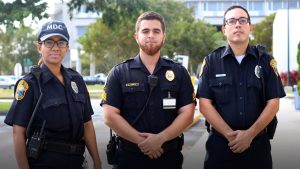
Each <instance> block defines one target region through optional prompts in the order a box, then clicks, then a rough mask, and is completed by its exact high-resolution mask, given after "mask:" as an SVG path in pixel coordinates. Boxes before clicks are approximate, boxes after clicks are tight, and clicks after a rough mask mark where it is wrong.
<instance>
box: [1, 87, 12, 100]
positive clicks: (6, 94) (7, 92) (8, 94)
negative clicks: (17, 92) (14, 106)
mask: <svg viewBox="0 0 300 169" xmlns="http://www.w3.org/2000/svg"><path fill="white" fill-rule="evenodd" d="M13 97H14V90H13V89H0V99H9V98H13Z"/></svg>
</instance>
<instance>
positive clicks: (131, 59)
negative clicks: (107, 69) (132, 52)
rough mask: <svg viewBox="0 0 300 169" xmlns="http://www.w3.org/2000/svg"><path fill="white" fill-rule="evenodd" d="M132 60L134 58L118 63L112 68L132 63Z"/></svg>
mask: <svg viewBox="0 0 300 169" xmlns="http://www.w3.org/2000/svg"><path fill="white" fill-rule="evenodd" d="M132 60H134V58H130V59H127V60H124V61H123V62H120V63H118V64H116V65H115V66H114V67H116V66H119V65H121V64H124V63H127V62H129V61H132Z"/></svg>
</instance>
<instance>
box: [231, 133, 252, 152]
mask: <svg viewBox="0 0 300 169" xmlns="http://www.w3.org/2000/svg"><path fill="white" fill-rule="evenodd" d="M228 136H229V137H230V138H233V139H230V140H229V143H228V146H229V147H230V149H231V151H232V152H234V153H242V152H244V151H245V150H247V149H248V148H249V147H250V145H251V142H252V140H253V138H254V136H253V135H251V134H250V133H249V132H248V131H247V130H236V131H233V132H230V133H228Z"/></svg>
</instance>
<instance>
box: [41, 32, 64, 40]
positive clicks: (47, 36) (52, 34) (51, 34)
mask: <svg viewBox="0 0 300 169" xmlns="http://www.w3.org/2000/svg"><path fill="white" fill-rule="evenodd" d="M52 36H60V37H62V38H64V39H65V40H66V41H69V39H68V38H67V37H66V36H64V35H63V34H60V33H50V34H47V35H45V36H42V37H41V38H40V40H41V41H44V40H46V39H48V38H50V37H52Z"/></svg>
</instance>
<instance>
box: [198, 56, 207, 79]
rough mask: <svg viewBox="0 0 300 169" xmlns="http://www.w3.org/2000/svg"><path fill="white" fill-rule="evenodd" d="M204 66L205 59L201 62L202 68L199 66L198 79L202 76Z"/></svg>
mask: <svg viewBox="0 0 300 169" xmlns="http://www.w3.org/2000/svg"><path fill="white" fill-rule="evenodd" d="M205 65H206V61H205V59H204V60H203V62H202V66H201V70H200V73H199V77H201V76H202V74H203V69H204V67H205Z"/></svg>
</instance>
